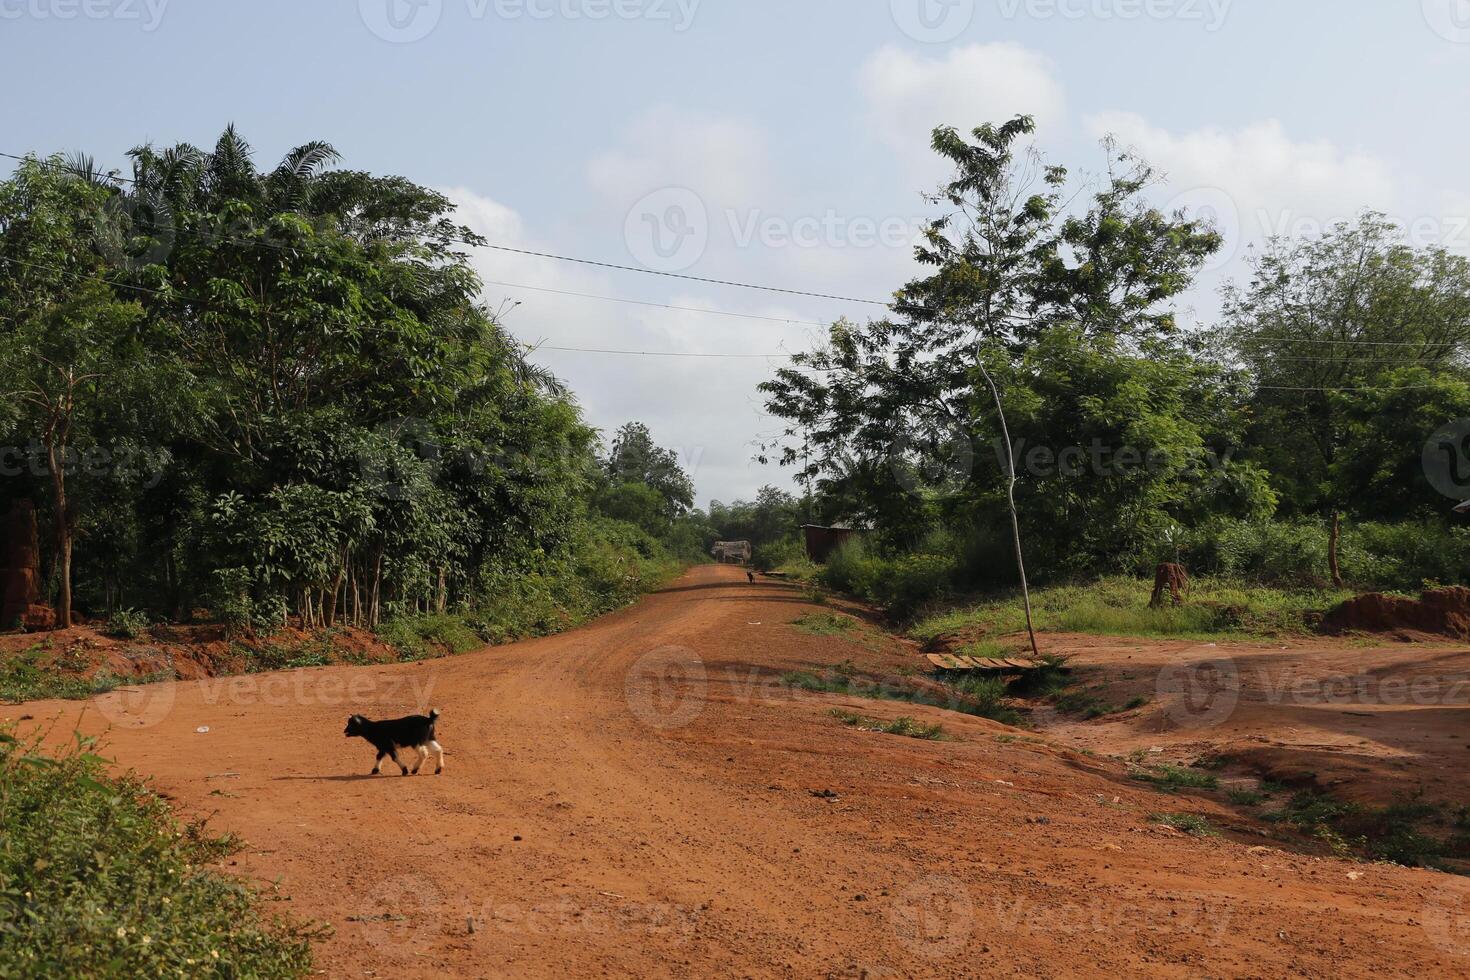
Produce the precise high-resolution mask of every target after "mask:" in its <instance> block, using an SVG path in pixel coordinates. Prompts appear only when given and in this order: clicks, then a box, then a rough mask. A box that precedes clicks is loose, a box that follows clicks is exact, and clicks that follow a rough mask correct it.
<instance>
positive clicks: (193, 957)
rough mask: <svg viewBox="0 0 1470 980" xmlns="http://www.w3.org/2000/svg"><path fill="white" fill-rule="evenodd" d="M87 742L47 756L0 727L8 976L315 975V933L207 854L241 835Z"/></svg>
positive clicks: (2, 967)
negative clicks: (188, 810)
mask: <svg viewBox="0 0 1470 980" xmlns="http://www.w3.org/2000/svg"><path fill="white" fill-rule="evenodd" d="M89 748H90V743H87V742H83V741H80V740H79V743H78V747H77V748H76V749H75V750H73V751H71V752H68V753H65V754H62V755H61V756H60V757H59V758H49V757H46V756H43V755H41V754H39V753H38V751H37V747H36V746H34V745H23V744H21V743H19V742H17V741H16V740H15V738H14V737H13V736H12V735H10V734H8V733H4V732H0V801H3V806H0V840H3V841H4V842H5V843H4V846H3V847H0V935H3V937H4V939H3V941H0V976H7V977H10V976H15V977H19V976H26V977H41V976H54V977H100V976H135V977H161V976H221V977H266V978H270V977H301V976H306V975H307V974H308V973H309V972H310V967H311V949H310V943H309V940H310V938H311V935H312V934H311V933H308V932H306V931H304V930H301V929H298V928H295V927H292V926H289V925H286V924H283V923H279V922H271V921H268V920H267V919H266V918H265V917H264V916H263V915H261V914H260V912H259V911H258V910H257V909H256V907H255V895H254V893H253V892H252V891H251V890H250V889H249V888H248V887H247V886H246V885H245V884H243V883H242V882H240V881H238V880H236V879H234V878H231V877H228V876H225V875H222V874H219V873H218V872H215V871H212V870H210V869H209V868H208V865H209V864H210V863H212V862H214V861H217V860H219V859H220V858H221V857H223V856H224V855H226V854H228V853H230V852H231V851H232V850H233V848H234V842H233V841H231V840H229V839H222V838H211V837H209V836H207V835H205V833H204V832H203V828H202V826H200V825H192V826H188V827H180V826H179V825H178V824H177V823H176V822H175V821H174V819H173V817H172V816H171V815H170V813H169V811H168V807H167V805H166V804H165V803H164V801H163V800H162V799H160V798H159V797H157V796H155V795H153V794H152V793H150V792H148V790H147V789H145V788H144V787H143V786H142V785H141V784H140V783H137V782H135V781H131V780H125V781H121V782H115V781H112V780H109V779H107V778H106V777H105V776H104V775H103V769H104V765H105V763H104V760H102V759H101V758H99V757H98V756H96V755H93V754H92V753H91V752H90V751H89Z"/></svg>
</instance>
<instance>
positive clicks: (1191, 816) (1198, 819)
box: [1149, 813, 1220, 837]
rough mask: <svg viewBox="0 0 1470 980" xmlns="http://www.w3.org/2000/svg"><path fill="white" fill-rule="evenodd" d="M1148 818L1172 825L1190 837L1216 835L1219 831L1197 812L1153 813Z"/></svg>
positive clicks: (1167, 825) (1166, 825)
mask: <svg viewBox="0 0 1470 980" xmlns="http://www.w3.org/2000/svg"><path fill="white" fill-rule="evenodd" d="M1149 820H1151V821H1152V822H1154V823H1157V824H1163V825H1164V826H1165V827H1173V828H1174V829H1175V830H1180V831H1183V832H1184V833H1186V834H1188V835H1190V836H1191V837H1218V836H1219V835H1220V832H1219V831H1218V830H1216V829H1215V828H1214V827H1212V826H1211V825H1210V822H1209V821H1208V820H1206V819H1205V818H1204V817H1202V816H1200V815H1199V814H1198V813H1155V814H1152V815H1150V816H1149Z"/></svg>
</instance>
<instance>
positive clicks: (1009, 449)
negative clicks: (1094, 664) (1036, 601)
mask: <svg viewBox="0 0 1470 980" xmlns="http://www.w3.org/2000/svg"><path fill="white" fill-rule="evenodd" d="M976 360H977V363H979V365H980V373H981V374H983V375H985V383H986V384H988V385H990V392H991V394H993V395H994V396H995V410H996V412H997V413H999V415H1000V434H1001V437H1002V438H1004V439H1005V442H1006V500H1007V502H1008V503H1009V504H1010V508H1011V536H1012V538H1013V539H1014V541H1015V545H1016V569H1017V570H1018V571H1019V572H1020V573H1021V598H1022V599H1023V600H1024V601H1025V603H1026V634H1027V635H1028V636H1029V637H1030V638H1031V655H1032V656H1033V657H1035V658H1036V659H1037V660H1040V659H1041V650H1040V649H1039V648H1038V647H1037V645H1036V626H1035V624H1034V623H1033V622H1032V619H1031V586H1030V585H1029V584H1027V582H1026V558H1025V556H1024V555H1023V554H1022V550H1021V517H1020V515H1019V514H1018V513H1017V511H1016V450H1015V447H1014V446H1012V445H1011V429H1010V426H1009V425H1007V424H1006V410H1005V406H1004V405H1002V404H1001V400H1000V388H998V387H997V386H996V384H995V379H994V378H992V377H991V376H990V372H989V371H988V370H987V369H986V367H985V360H984V358H983V357H979V358H977V359H976Z"/></svg>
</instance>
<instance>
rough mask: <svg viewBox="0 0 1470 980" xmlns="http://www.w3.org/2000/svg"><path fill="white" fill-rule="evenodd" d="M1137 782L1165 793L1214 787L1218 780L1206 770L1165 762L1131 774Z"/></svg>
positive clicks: (1218, 782) (1217, 784)
mask: <svg viewBox="0 0 1470 980" xmlns="http://www.w3.org/2000/svg"><path fill="white" fill-rule="evenodd" d="M1131 775H1132V777H1133V778H1134V779H1136V780H1138V781H1139V782H1142V783H1148V784H1150V785H1151V786H1154V787H1155V788H1157V789H1160V790H1163V791H1164V792H1166V793H1173V792H1176V791H1178V790H1181V789H1215V788H1216V787H1217V786H1219V784H1220V781H1219V780H1218V779H1216V778H1215V777H1214V776H1213V775H1211V774H1210V773H1207V772H1200V771H1199V770H1198V769H1190V768H1188V767H1185V766H1175V765H1170V764H1168V763H1165V764H1164V765H1161V766H1155V767H1154V768H1152V769H1142V770H1138V771H1136V772H1134V773H1132V774H1131Z"/></svg>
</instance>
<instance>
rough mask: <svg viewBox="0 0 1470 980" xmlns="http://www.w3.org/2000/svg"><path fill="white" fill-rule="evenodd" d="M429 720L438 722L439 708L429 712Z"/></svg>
mask: <svg viewBox="0 0 1470 980" xmlns="http://www.w3.org/2000/svg"><path fill="white" fill-rule="evenodd" d="M429 720H430V721H438V720H439V709H438V708H435V709H434V710H432V711H430V712H429Z"/></svg>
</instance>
